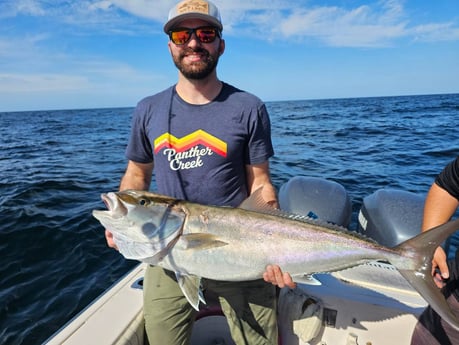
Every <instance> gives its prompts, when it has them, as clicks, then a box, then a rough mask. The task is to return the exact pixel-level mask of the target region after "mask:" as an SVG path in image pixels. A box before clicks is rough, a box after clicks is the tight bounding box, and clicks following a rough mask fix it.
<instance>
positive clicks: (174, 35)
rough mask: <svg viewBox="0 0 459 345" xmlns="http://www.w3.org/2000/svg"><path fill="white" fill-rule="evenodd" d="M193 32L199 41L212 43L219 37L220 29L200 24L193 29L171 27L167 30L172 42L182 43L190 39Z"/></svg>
mask: <svg viewBox="0 0 459 345" xmlns="http://www.w3.org/2000/svg"><path fill="white" fill-rule="evenodd" d="M193 33H194V34H195V36H196V38H197V39H198V41H199V42H201V43H212V42H213V41H215V39H216V38H217V37H220V31H219V30H218V29H217V28H214V27H212V26H201V27H199V28H195V29H188V28H177V29H172V30H170V31H169V38H170V40H171V41H172V42H173V43H174V44H176V45H182V44H185V43H187V42H188V41H189V40H190V39H191V35H192V34H193Z"/></svg>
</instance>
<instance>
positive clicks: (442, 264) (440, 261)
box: [432, 247, 449, 288]
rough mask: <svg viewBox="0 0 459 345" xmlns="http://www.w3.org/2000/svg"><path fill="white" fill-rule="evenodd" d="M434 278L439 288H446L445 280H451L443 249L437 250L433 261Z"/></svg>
mask: <svg viewBox="0 0 459 345" xmlns="http://www.w3.org/2000/svg"><path fill="white" fill-rule="evenodd" d="M432 276H433V279H434V282H435V284H436V285H437V286H438V287H439V288H442V287H443V286H445V284H446V283H445V279H448V278H449V269H448V265H447V264H446V253H445V251H444V250H443V248H441V247H438V248H437V250H436V251H435V254H434V257H433V260H432Z"/></svg>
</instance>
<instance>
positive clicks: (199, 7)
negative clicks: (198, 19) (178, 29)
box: [177, 0, 209, 14]
mask: <svg viewBox="0 0 459 345" xmlns="http://www.w3.org/2000/svg"><path fill="white" fill-rule="evenodd" d="M190 12H196V13H203V14H209V5H208V3H207V2H206V1H202V0H194V1H187V2H186V3H184V4H178V6H177V13H178V14H184V13H190Z"/></svg>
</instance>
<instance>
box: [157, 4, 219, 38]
mask: <svg viewBox="0 0 459 345" xmlns="http://www.w3.org/2000/svg"><path fill="white" fill-rule="evenodd" d="M185 19H202V20H205V21H206V22H209V23H211V24H212V25H215V27H217V28H218V29H219V30H220V31H222V30H223V25H222V19H221V17H220V12H219V11H218V8H217V6H215V4H213V3H212V2H210V1H205V0H184V1H180V2H179V3H178V4H177V5H175V6H174V7H172V9H171V10H170V11H169V17H168V19H167V22H166V24H164V32H165V33H166V34H167V33H169V30H170V29H172V28H173V27H174V26H175V25H176V24H177V23H179V22H181V21H182V20H185Z"/></svg>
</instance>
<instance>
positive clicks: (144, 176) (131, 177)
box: [105, 161, 153, 250]
mask: <svg viewBox="0 0 459 345" xmlns="http://www.w3.org/2000/svg"><path fill="white" fill-rule="evenodd" d="M152 172H153V163H137V162H134V161H129V162H128V165H127V168H126V172H125V173H124V175H123V177H122V178H121V183H120V187H119V190H120V191H121V190H127V189H137V190H148V188H150V184H151V176H152ZM105 239H106V240H107V245H108V246H109V247H110V248H114V249H117V250H118V248H117V247H116V244H115V242H114V241H113V234H112V233H111V232H110V231H109V230H108V229H105Z"/></svg>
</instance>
